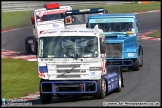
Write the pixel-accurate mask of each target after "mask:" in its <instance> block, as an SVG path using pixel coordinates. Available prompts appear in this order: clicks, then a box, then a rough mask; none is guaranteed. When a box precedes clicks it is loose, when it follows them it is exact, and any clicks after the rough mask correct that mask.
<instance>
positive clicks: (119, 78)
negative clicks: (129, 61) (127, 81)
mask: <svg viewBox="0 0 162 108" xmlns="http://www.w3.org/2000/svg"><path fill="white" fill-rule="evenodd" d="M122 87H124V85H123V75H122V72H121V70H120V69H118V88H117V89H116V90H115V91H116V92H121V88H122Z"/></svg>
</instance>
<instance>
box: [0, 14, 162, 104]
mask: <svg viewBox="0 0 162 108" xmlns="http://www.w3.org/2000/svg"><path fill="white" fill-rule="evenodd" d="M137 17H138V19H139V22H140V28H139V31H140V32H145V31H149V30H154V29H160V28H161V27H160V23H161V22H160V19H161V17H160V12H152V13H144V14H137ZM29 35H32V28H25V29H20V30H15V31H11V32H5V33H2V43H1V44H2V49H7V50H13V51H20V52H24V51H25V45H24V38H25V37H26V36H29ZM140 42H141V44H142V46H143V48H144V65H143V67H142V68H141V69H140V71H134V72H124V73H123V77H124V88H122V91H121V92H120V93H114V92H113V93H110V94H108V96H107V97H106V98H105V99H101V100H95V99H93V98H91V97H85V98H81V99H75V98H64V99H63V98H57V99H54V100H53V102H52V103H51V104H48V105H46V106H103V102H104V101H106V102H119V101H123V102H124V101H128V102H144V101H145V102H161V77H160V76H161V73H160V72H161V70H160V67H161V62H160V58H161V56H160V55H161V54H160V50H161V49H160V45H161V43H160V41H151V40H140ZM31 102H32V104H33V105H42V104H41V102H40V100H39V99H38V100H34V101H31ZM43 106H44V105H43Z"/></svg>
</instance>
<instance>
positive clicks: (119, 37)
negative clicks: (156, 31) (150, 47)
mask: <svg viewBox="0 0 162 108" xmlns="http://www.w3.org/2000/svg"><path fill="white" fill-rule="evenodd" d="M94 27H98V28H99V29H102V30H103V31H104V34H105V48H106V61H107V64H109V65H120V66H121V67H123V68H125V67H126V68H128V69H132V70H133V71H138V70H139V69H140V67H142V65H143V47H142V45H141V44H140V43H139V39H138V28H139V22H138V19H137V17H136V15H135V14H99V15H90V16H89V17H88V22H87V24H86V28H94Z"/></svg>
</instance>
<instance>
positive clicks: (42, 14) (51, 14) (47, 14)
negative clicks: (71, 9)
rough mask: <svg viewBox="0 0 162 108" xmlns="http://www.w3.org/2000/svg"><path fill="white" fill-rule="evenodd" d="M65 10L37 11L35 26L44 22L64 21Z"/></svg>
mask: <svg viewBox="0 0 162 108" xmlns="http://www.w3.org/2000/svg"><path fill="white" fill-rule="evenodd" d="M65 11H67V9H55V10H48V11H37V12H36V13H35V14H36V22H37V24H43V23H44V22H46V21H62V22H63V21H64V14H63V13H65Z"/></svg>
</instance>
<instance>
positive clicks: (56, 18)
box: [25, 3, 72, 54]
mask: <svg viewBox="0 0 162 108" xmlns="http://www.w3.org/2000/svg"><path fill="white" fill-rule="evenodd" d="M67 10H72V8H71V7H70V6H60V4H59V3H48V4H45V5H44V8H41V9H36V10H34V11H33V14H32V17H31V22H32V25H33V36H27V37H26V38H25V48H26V51H27V52H28V53H35V54H37V46H38V42H37V40H38V38H39V35H40V33H41V32H42V31H43V30H47V29H52V28H64V13H65V12H66V11H67Z"/></svg>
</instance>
